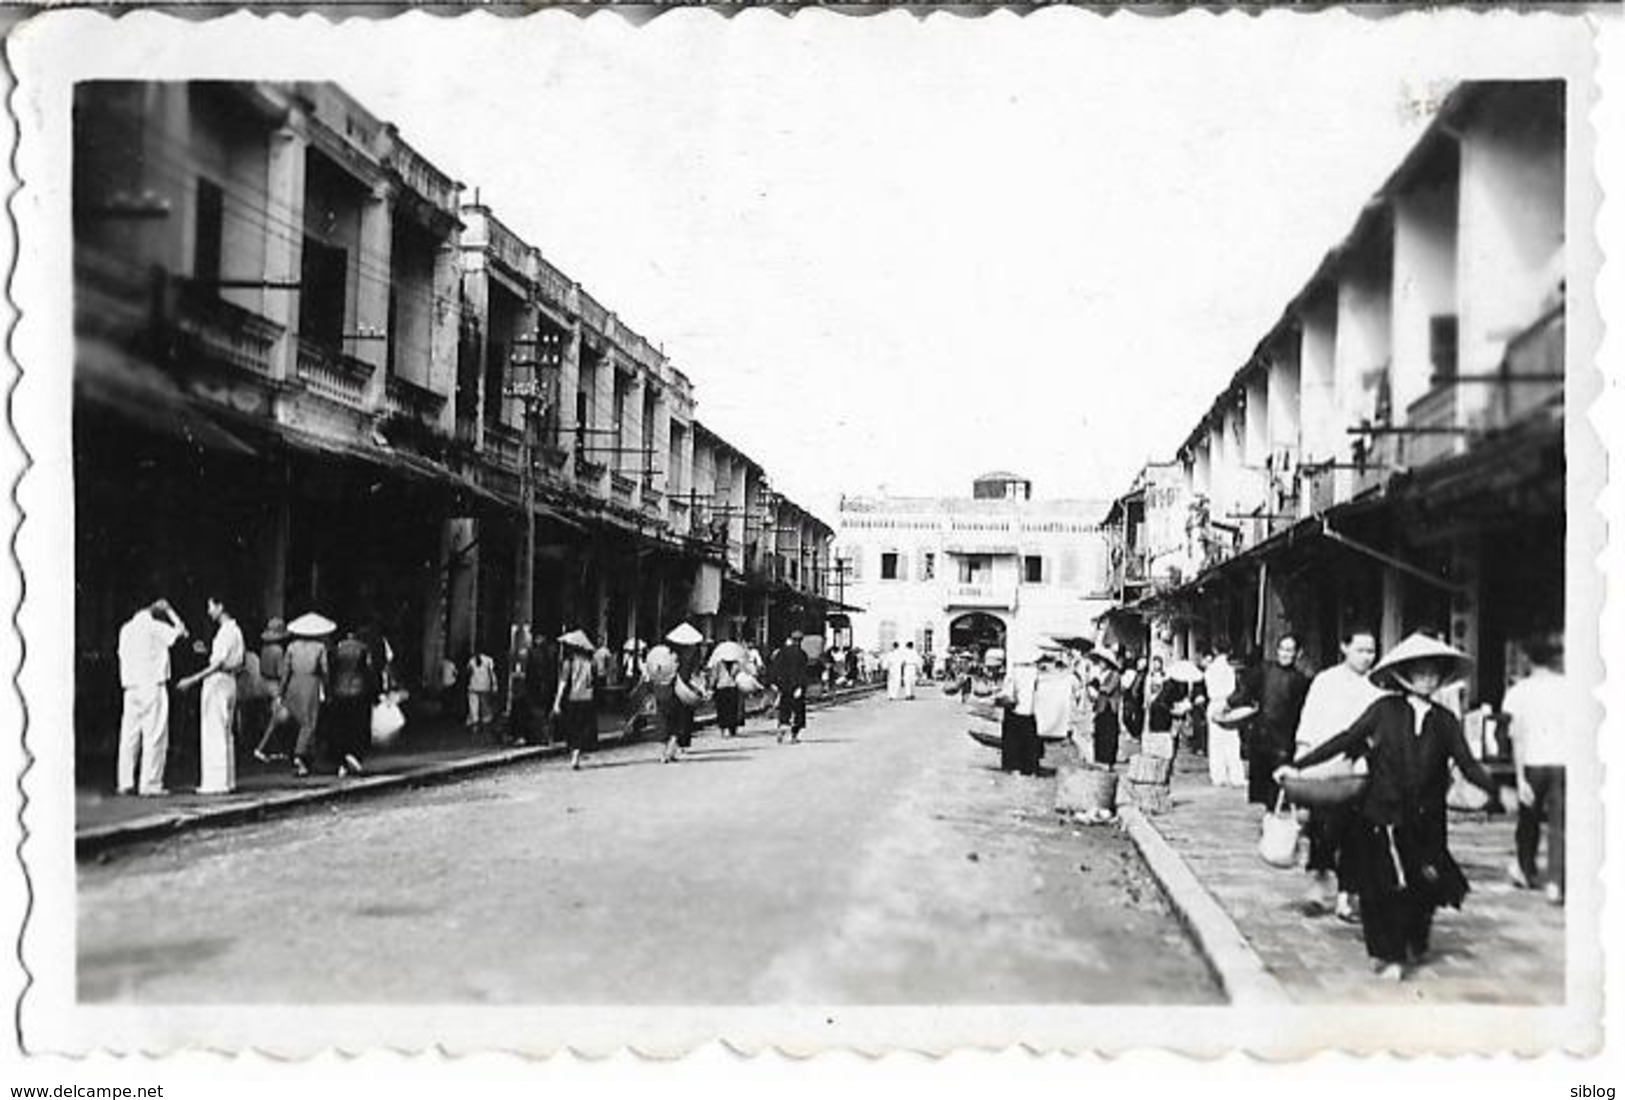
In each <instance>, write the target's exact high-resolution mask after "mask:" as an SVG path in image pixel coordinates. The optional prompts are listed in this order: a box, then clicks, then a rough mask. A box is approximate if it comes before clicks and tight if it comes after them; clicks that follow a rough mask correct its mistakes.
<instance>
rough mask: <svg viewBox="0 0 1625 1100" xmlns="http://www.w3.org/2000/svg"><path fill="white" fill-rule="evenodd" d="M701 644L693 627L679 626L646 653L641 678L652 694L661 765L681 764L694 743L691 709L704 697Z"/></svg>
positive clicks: (698, 634)
mask: <svg viewBox="0 0 1625 1100" xmlns="http://www.w3.org/2000/svg"><path fill="white" fill-rule="evenodd" d="M703 641H705V636H704V635H702V634H701V633H700V632H699V631H698V630H695V629H694V627H693V626H691V625H690V624H688V623H679V624H678V625H677V626H675V627H673V628H672V630H671V631H670V632H669V633H668V634H667V635H666V639H665V643H664V644H662V645H657V646H655V647H654V649H651V650H650V651H649V659H648V661H647V662H646V663H645V666H644V673H643V674H644V676H645V678H646V679H648V680H649V682H650V684H651V686H652V688H653V690H654V694H655V717H656V719H657V721H658V722H659V724H660V728H661V732H662V734H663V735H664V736H665V740H666V748H665V751H664V752H663V753H662V754H661V758H660V759H661V762H662V763H666V764H669V763H671V762H672V761H674V760H681V759H682V758H683V754H684V753H686V752H687V751H688V749H689V746H690V745H692V744H693V743H694V708H695V707H696V706H698V705H699V702H700V700H701V699H702V698H703V697H704V693H703V692H702V691H701V690H700V687H699V685H700V681H701V674H702V673H703V669H702V668H701V667H700V656H701V655H700V651H699V649H698V646H699V645H700V643H702V642H703Z"/></svg>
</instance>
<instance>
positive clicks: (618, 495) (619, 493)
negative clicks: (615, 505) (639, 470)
mask: <svg viewBox="0 0 1625 1100" xmlns="http://www.w3.org/2000/svg"><path fill="white" fill-rule="evenodd" d="M637 484H638V483H637V482H636V481H633V480H632V479H631V478H629V477H627V476H626V475H625V474H623V473H619V472H615V473H611V474H610V475H609V487H610V489H611V491H612V492H613V493H614V494H615V499H616V500H618V501H620V502H621V503H623V504H630V503H632V490H634V489H636V488H637Z"/></svg>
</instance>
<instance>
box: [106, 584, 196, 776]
mask: <svg viewBox="0 0 1625 1100" xmlns="http://www.w3.org/2000/svg"><path fill="white" fill-rule="evenodd" d="M184 637H186V624H185V623H183V622H181V618H180V616H179V615H177V614H176V613H175V609H174V607H172V606H170V603H169V601H168V600H159V601H158V602H156V603H154V604H152V605H150V606H148V607H143V608H141V609H140V610H139V611H137V612H136V613H135V614H134V615H131V616H130V619H129V621H128V622H126V623H125V624H124V626H123V627H121V628H120V629H119V632H118V670H119V685H120V686H121V687H122V688H123V689H124V711H123V714H122V715H121V717H120V720H119V739H118V792H119V794H135V793H137V787H136V766H137V762H138V761H139V764H140V771H141V786H140V788H139V793H141V794H142V795H145V796H148V797H153V796H157V795H163V794H168V793H169V792H168V791H167V790H165V789H164V765H165V763H166V762H167V761H168V759H169V649H170V647H171V646H173V645H174V644H175V643H176V642H177V641H179V640H180V639H182V638H184Z"/></svg>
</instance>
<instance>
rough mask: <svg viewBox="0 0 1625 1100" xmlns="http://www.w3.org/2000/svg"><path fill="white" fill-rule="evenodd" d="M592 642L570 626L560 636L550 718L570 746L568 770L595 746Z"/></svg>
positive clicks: (573, 768)
mask: <svg viewBox="0 0 1625 1100" xmlns="http://www.w3.org/2000/svg"><path fill="white" fill-rule="evenodd" d="M593 682H594V676H593V645H592V640H591V639H590V638H588V637H587V635H586V633H585V632H583V631H580V630H572V631H570V633H568V634H566V635H564V636H563V637H561V638H560V639H559V675H558V686H557V687H556V688H555V689H554V693H553V718H554V724H555V726H556V727H557V728H559V729H561V730H562V731H563V732H564V743H565V744H566V745H567V746H568V747H569V749H570V770H571V771H580V770H581V759H582V757H584V756H590V755H591V754H592V753H593V752H594V751H596V750H597V748H598V711H597V708H596V706H595V705H594V702H593Z"/></svg>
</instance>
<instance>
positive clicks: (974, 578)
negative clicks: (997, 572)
mask: <svg viewBox="0 0 1625 1100" xmlns="http://www.w3.org/2000/svg"><path fill="white" fill-rule="evenodd" d="M992 572H993V559H992V558H991V557H989V556H988V555H987V554H966V555H965V556H964V557H962V558H960V559H959V583H960V584H986V583H987V582H988V580H989V579H990V574H991V573H992Z"/></svg>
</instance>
